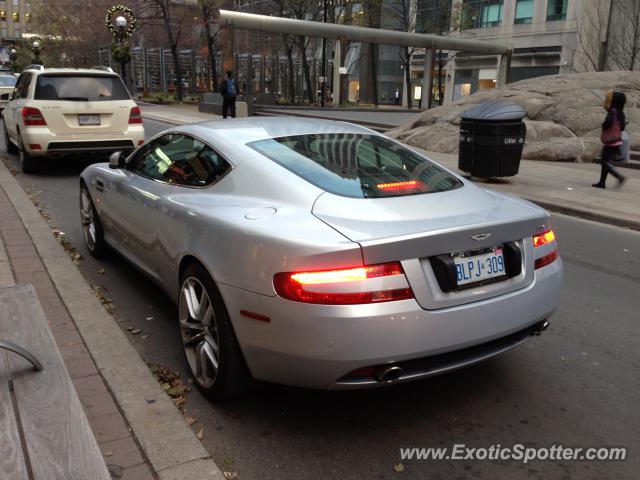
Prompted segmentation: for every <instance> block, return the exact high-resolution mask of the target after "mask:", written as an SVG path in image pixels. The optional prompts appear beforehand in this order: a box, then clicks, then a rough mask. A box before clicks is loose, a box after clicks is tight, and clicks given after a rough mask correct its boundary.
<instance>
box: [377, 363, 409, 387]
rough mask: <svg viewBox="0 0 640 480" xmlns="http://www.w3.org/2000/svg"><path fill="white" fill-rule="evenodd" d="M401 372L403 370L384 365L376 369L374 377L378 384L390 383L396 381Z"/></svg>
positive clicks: (394, 366) (395, 366)
mask: <svg viewBox="0 0 640 480" xmlns="http://www.w3.org/2000/svg"><path fill="white" fill-rule="evenodd" d="M403 372H404V370H402V368H400V367H398V366H397V365H386V366H384V367H380V368H378V370H377V371H376V373H375V377H376V379H377V380H378V381H379V382H382V383H391V382H395V381H396V380H398V379H399V378H400V377H401V376H402V373H403Z"/></svg>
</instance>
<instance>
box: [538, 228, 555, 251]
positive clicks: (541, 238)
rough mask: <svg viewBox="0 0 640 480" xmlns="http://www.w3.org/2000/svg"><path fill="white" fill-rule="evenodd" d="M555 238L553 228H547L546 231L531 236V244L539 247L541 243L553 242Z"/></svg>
mask: <svg viewBox="0 0 640 480" xmlns="http://www.w3.org/2000/svg"><path fill="white" fill-rule="evenodd" d="M555 239H556V236H555V234H554V233H553V230H547V231H546V232H544V233H541V234H540V235H534V236H533V246H534V247H541V246H542V245H546V244H548V243H551V242H553V241H554V240H555Z"/></svg>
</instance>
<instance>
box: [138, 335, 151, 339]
mask: <svg viewBox="0 0 640 480" xmlns="http://www.w3.org/2000/svg"><path fill="white" fill-rule="evenodd" d="M140 338H141V339H142V340H147V339H149V338H151V335H147V334H144V335H140Z"/></svg>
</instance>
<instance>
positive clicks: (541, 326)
mask: <svg viewBox="0 0 640 480" xmlns="http://www.w3.org/2000/svg"><path fill="white" fill-rule="evenodd" d="M547 328H549V322H548V321H547V320H545V321H544V322H542V323H540V324H539V325H538V327H537V328H536V329H535V330H534V332H533V334H534V335H538V336H539V335H542V332H544V331H545V330H546V329H547Z"/></svg>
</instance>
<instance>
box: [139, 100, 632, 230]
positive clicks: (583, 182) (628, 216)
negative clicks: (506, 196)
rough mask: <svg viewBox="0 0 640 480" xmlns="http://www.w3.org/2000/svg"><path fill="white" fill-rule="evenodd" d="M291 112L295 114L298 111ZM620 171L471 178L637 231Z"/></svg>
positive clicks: (162, 114) (452, 163)
mask: <svg viewBox="0 0 640 480" xmlns="http://www.w3.org/2000/svg"><path fill="white" fill-rule="evenodd" d="M142 112H143V113H142V114H143V116H144V117H146V118H150V119H154V120H158V121H161V122H167V123H171V124H174V125H177V124H180V123H193V122H199V121H202V119H203V117H205V116H206V119H208V120H211V119H215V118H220V117H216V116H215V115H211V114H202V113H199V112H197V111H195V110H193V111H191V110H190V109H188V108H185V107H179V106H172V107H170V106H165V107H156V106H152V107H146V106H145V107H144V108H143V109H142ZM296 112H297V113H298V114H300V113H301V112H300V111H299V110H298V111H296ZM333 113H340V112H333ZM381 115H385V113H382V114H381ZM327 118H333V117H331V116H327ZM352 121H354V123H358V118H353V119H352ZM366 121H367V122H369V123H370V122H375V121H376V114H375V113H368V114H367V115H366ZM381 123H383V122H381ZM452 141H458V139H457V138H455V139H452ZM422 153H424V154H425V155H427V156H428V157H429V158H432V159H433V160H435V161H437V162H439V163H441V164H442V165H444V166H446V167H447V168H449V169H450V170H452V171H454V172H457V173H463V172H460V171H459V170H458V168H457V165H458V156H457V155H448V154H444V153H437V152H427V151H422ZM621 173H622V174H623V175H625V176H626V177H627V182H626V183H625V184H624V186H622V188H615V185H616V184H617V183H618V182H617V180H616V179H615V178H613V177H611V176H609V178H608V180H607V185H608V188H607V189H606V190H602V189H599V188H593V187H592V186H591V184H592V183H595V182H597V181H598V180H599V178H600V165H598V164H593V163H591V164H587V163H559V162H541V161H534V160H523V161H522V162H521V163H520V172H519V173H518V175H516V176H514V177H509V178H504V179H497V180H495V181H482V180H476V181H477V183H478V184H479V185H485V186H486V187H487V188H492V189H495V190H499V191H502V192H506V193H513V194H515V195H519V196H521V197H524V198H526V199H528V200H530V201H532V202H534V203H537V204H539V205H541V206H543V207H544V208H546V209H548V210H551V211H554V212H560V213H565V214H569V215H573V216H577V217H582V218H586V219H589V220H595V221H599V222H603V223H609V224H612V225H618V226H622V227H627V228H632V229H635V230H640V170H633V169H622V170H621ZM474 180H475V179H474Z"/></svg>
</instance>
